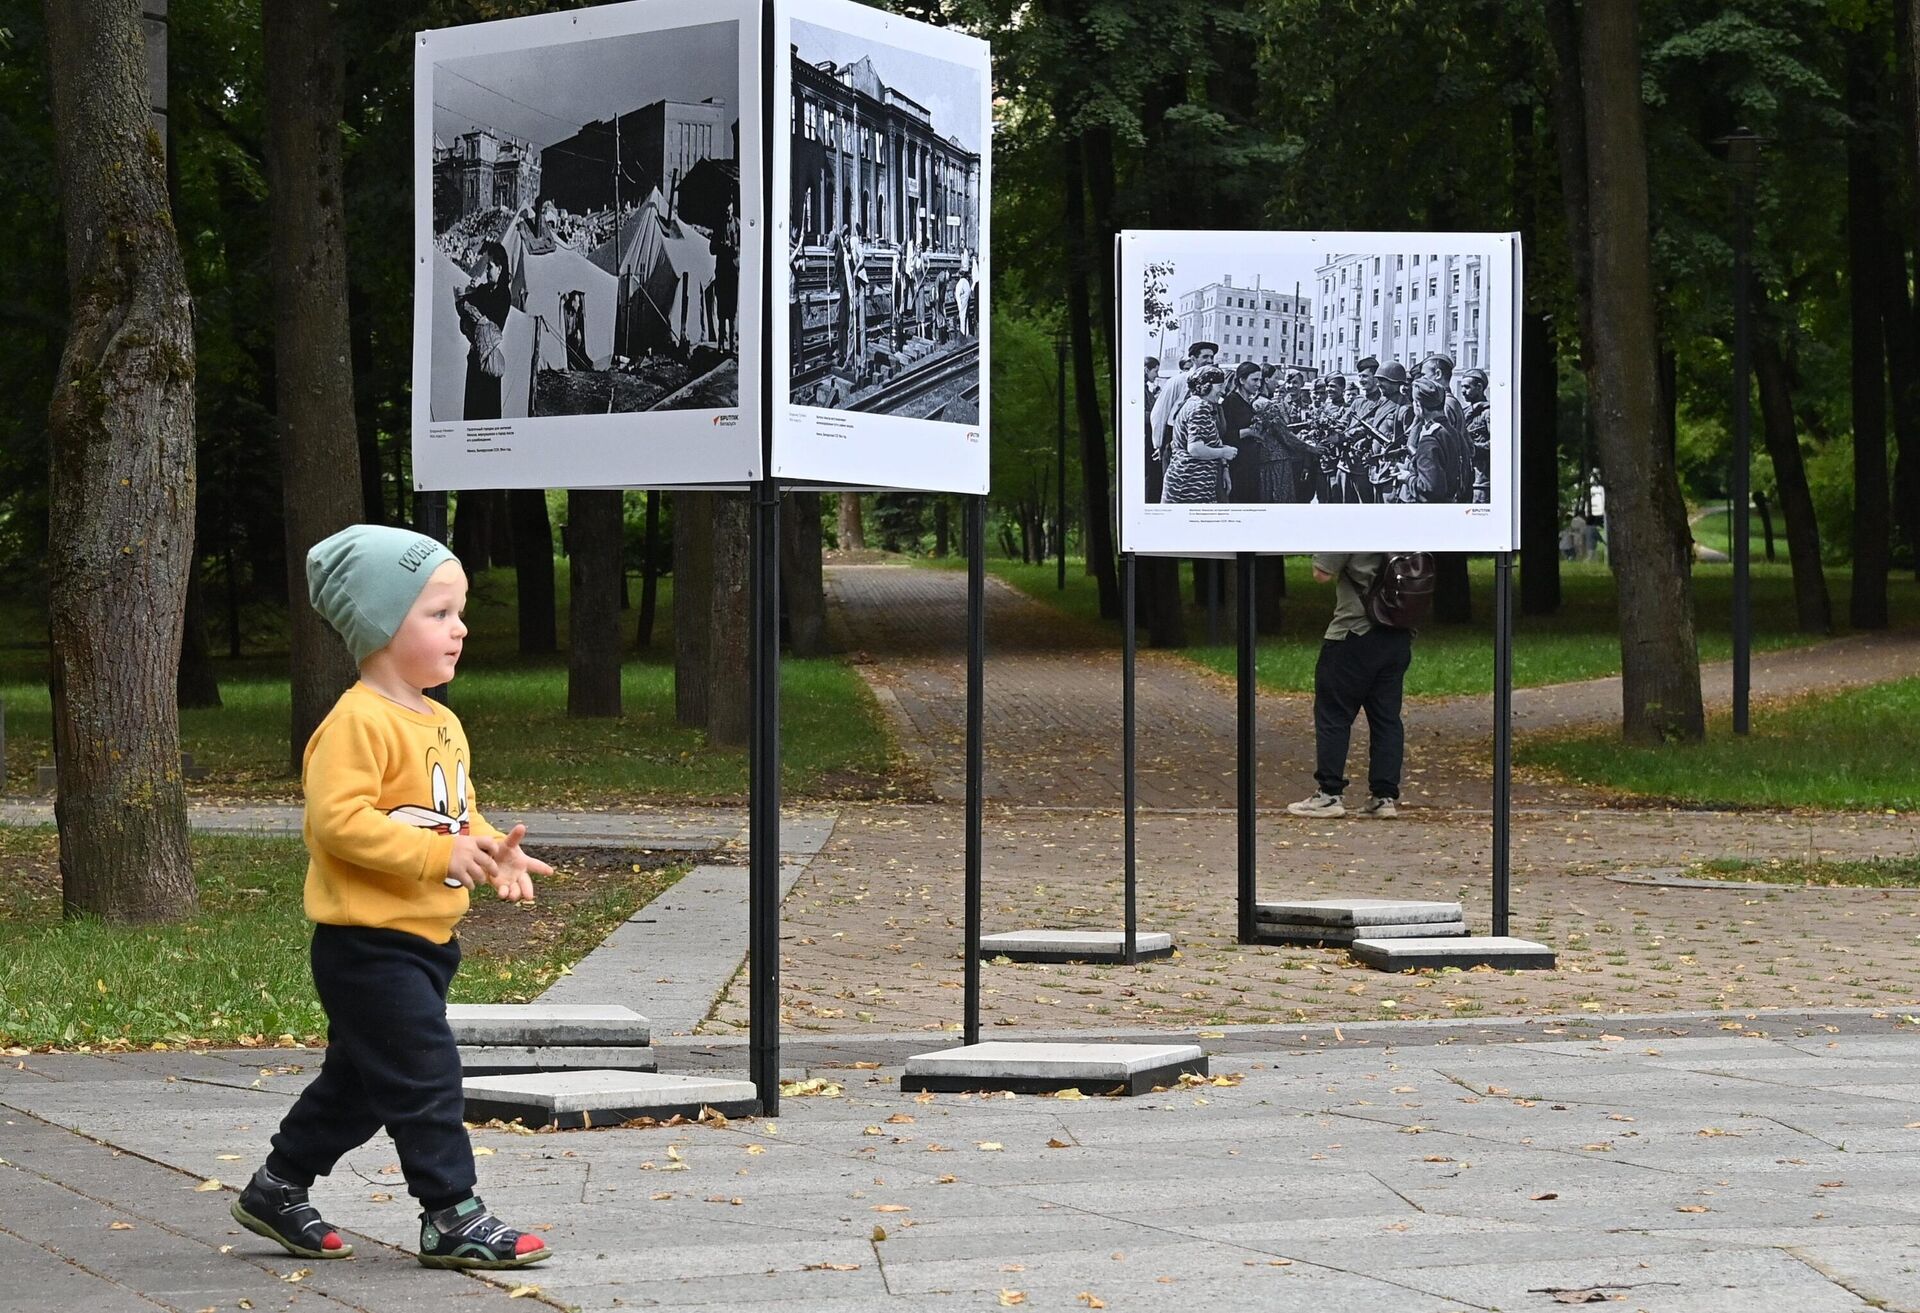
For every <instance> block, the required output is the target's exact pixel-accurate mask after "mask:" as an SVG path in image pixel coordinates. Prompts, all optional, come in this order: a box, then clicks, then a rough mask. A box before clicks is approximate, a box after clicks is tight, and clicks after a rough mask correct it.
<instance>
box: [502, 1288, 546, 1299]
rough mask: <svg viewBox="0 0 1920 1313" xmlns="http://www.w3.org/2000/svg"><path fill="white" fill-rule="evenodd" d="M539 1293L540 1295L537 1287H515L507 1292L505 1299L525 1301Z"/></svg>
mask: <svg viewBox="0 0 1920 1313" xmlns="http://www.w3.org/2000/svg"><path fill="white" fill-rule="evenodd" d="M539 1293H540V1287H538V1286H515V1287H514V1288H513V1289H512V1290H509V1291H508V1292H507V1298H508V1299H525V1298H526V1297H527V1296H528V1295H537V1294H539Z"/></svg>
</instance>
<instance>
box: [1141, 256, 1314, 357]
mask: <svg viewBox="0 0 1920 1313" xmlns="http://www.w3.org/2000/svg"><path fill="white" fill-rule="evenodd" d="M1175 310H1176V312H1177V314H1178V315H1179V328H1178V330H1177V331H1178V333H1179V340H1178V341H1177V342H1173V343H1170V344H1169V349H1170V350H1171V353H1172V354H1171V355H1169V354H1167V353H1166V352H1162V353H1161V357H1160V360H1161V368H1162V369H1163V370H1166V371H1169V372H1170V371H1172V370H1174V369H1177V368H1178V367H1179V364H1180V358H1181V357H1182V356H1184V355H1185V354H1186V353H1187V351H1188V349H1189V348H1190V347H1191V346H1192V344H1193V343H1195V342H1218V343H1219V344H1220V354H1219V355H1218V356H1217V357H1216V358H1215V360H1216V363H1218V364H1221V365H1226V366H1229V367H1231V366H1233V365H1237V364H1239V363H1240V362H1241V361H1243V360H1252V361H1255V362H1256V363H1258V364H1262V365H1270V364H1283V365H1294V366H1297V367H1299V368H1301V369H1303V370H1306V371H1309V372H1311V371H1312V370H1313V363H1314V350H1313V347H1314V327H1313V298H1312V297H1310V296H1302V295H1300V294H1299V291H1298V289H1295V290H1293V291H1288V292H1281V291H1275V290H1274V289H1272V288H1263V287H1261V286H1260V280H1259V279H1258V278H1256V279H1254V281H1253V286H1251V287H1235V286H1234V285H1233V275H1231V274H1226V275H1223V276H1222V277H1221V279H1220V281H1219V282H1217V283H1208V284H1207V285H1206V286H1204V287H1199V288H1195V289H1194V290H1193V291H1191V292H1187V293H1184V294H1183V295H1182V296H1181V297H1180V301H1179V304H1178V305H1177V306H1176V307H1175Z"/></svg>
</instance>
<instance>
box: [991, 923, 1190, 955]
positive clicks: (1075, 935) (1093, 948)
mask: <svg viewBox="0 0 1920 1313" xmlns="http://www.w3.org/2000/svg"><path fill="white" fill-rule="evenodd" d="M1133 946H1134V956H1135V957H1137V958H1138V959H1139V960H1140V961H1142V962H1145V961H1148V960H1150V959H1152V958H1156V957H1169V956H1171V955H1172V953H1173V936H1172V935H1170V934H1168V933H1167V932H1166V931H1164V930H1136V931H1134V935H1133ZM980 956H981V957H987V958H993V957H1005V958H1007V959H1009V960H1011V961H1014V962H1125V961H1126V960H1127V936H1126V932H1125V931H1124V930H1005V931H1002V932H1000V933H999V934H993V935H981V936H980Z"/></svg>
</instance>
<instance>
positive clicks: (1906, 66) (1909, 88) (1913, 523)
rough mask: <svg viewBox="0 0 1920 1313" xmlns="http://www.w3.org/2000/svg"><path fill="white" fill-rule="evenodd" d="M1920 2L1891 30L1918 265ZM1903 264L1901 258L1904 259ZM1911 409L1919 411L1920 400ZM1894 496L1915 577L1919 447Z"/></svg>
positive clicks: (1907, 381)
mask: <svg viewBox="0 0 1920 1313" xmlns="http://www.w3.org/2000/svg"><path fill="white" fill-rule="evenodd" d="M1917 11H1920V0H1894V5H1893V14H1894V26H1895V29H1896V33H1897V38H1898V39H1897V41H1896V44H1897V46H1898V47H1899V51H1898V53H1899V59H1898V63H1899V68H1900V74H1901V78H1900V91H1901V94H1900V98H1899V100H1900V109H1901V114H1900V120H1901V129H1902V135H1903V136H1904V137H1905V138H1906V145H1907V177H1908V178H1909V179H1913V180H1915V181H1914V182H1913V183H1911V184H1910V185H1909V187H1908V190H1907V205H1908V213H1907V216H1906V218H1907V233H1906V236H1907V240H1906V241H1903V242H1902V243H1901V246H1902V247H1906V246H1908V245H1911V246H1912V248H1913V253H1914V259H1915V261H1916V262H1920V12H1917ZM1903 263H1904V257H1903ZM1893 377H1894V379H1895V385H1896V386H1898V387H1902V388H1904V389H1905V390H1906V391H1907V393H1908V395H1909V396H1910V397H1912V396H1913V394H1914V389H1916V388H1920V379H1916V378H1915V377H1913V376H1912V375H1911V374H1907V375H1904V376H1903V375H1901V374H1900V373H1898V372H1895V374H1894V375H1893ZM1914 404H1915V405H1916V406H1917V407H1920V398H1915V400H1914ZM1894 489H1895V496H1896V497H1898V498H1899V504H1900V508H1901V517H1902V519H1903V521H1904V523H1905V524H1906V527H1907V543H1908V550H1909V551H1911V552H1912V554H1913V572H1914V574H1915V576H1916V577H1920V442H1916V443H1915V444H1914V445H1912V446H1909V445H1907V444H1905V443H1902V445H1901V447H1900V450H1899V464H1898V465H1897V466H1896V467H1895V478H1894Z"/></svg>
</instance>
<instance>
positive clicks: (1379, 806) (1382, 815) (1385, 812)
mask: <svg viewBox="0 0 1920 1313" xmlns="http://www.w3.org/2000/svg"><path fill="white" fill-rule="evenodd" d="M1359 814H1360V815H1362V816H1370V817H1372V818H1373V819H1375V820H1381V821H1390V820H1393V819H1394V818H1395V817H1396V816H1398V815H1399V814H1400V804H1399V803H1398V802H1396V801H1395V800H1394V799H1392V798H1376V797H1373V796H1371V795H1369V796H1368V798H1367V800H1366V801H1365V802H1364V803H1362V804H1360V812H1359Z"/></svg>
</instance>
